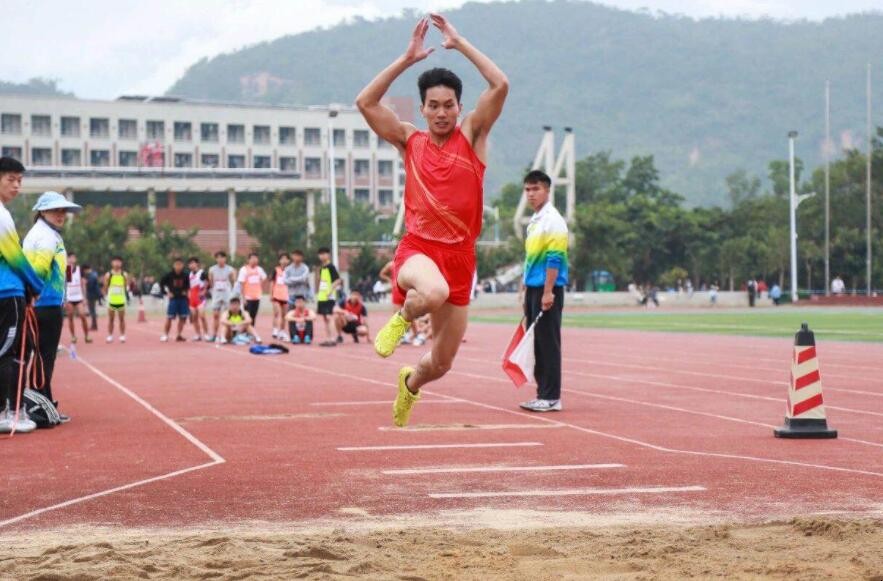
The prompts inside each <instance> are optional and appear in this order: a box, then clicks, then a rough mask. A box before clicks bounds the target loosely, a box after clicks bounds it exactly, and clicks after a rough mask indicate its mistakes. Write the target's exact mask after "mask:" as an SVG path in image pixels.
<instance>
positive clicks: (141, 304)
mask: <svg viewBox="0 0 883 581" xmlns="http://www.w3.org/2000/svg"><path fill="white" fill-rule="evenodd" d="M138 322H139V323H146V322H147V313H145V312H144V299H138Z"/></svg>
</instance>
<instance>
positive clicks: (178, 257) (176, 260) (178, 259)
mask: <svg viewBox="0 0 883 581" xmlns="http://www.w3.org/2000/svg"><path fill="white" fill-rule="evenodd" d="M172 262H180V263H182V264H183V263H184V259H183V258H181V257H180V256H176V257H175V258H174V259H173V260H172Z"/></svg>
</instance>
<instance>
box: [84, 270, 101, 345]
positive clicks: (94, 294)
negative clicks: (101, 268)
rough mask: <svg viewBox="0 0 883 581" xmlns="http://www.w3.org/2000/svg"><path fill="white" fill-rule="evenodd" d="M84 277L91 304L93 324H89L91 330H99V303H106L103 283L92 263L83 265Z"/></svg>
mask: <svg viewBox="0 0 883 581" xmlns="http://www.w3.org/2000/svg"><path fill="white" fill-rule="evenodd" d="M83 277H84V278H85V279H86V302H87V303H88V304H89V318H90V319H91V321H92V324H91V325H90V326H89V330H90V331H97V330H98V308H97V305H99V304H102V303H104V297H103V295H102V294H101V283H100V282H99V280H98V273H97V272H95V269H94V268H92V266H91V265H88V264H84V265H83Z"/></svg>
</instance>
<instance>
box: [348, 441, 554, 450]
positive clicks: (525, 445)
mask: <svg viewBox="0 0 883 581" xmlns="http://www.w3.org/2000/svg"><path fill="white" fill-rule="evenodd" d="M542 445H543V444H542V443H540V442H494V443H488V444H410V445H403V446H344V447H342V448H338V450H339V451H341V452H375V451H380V450H440V449H447V448H530V447H534V446H542Z"/></svg>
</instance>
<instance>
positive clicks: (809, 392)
mask: <svg viewBox="0 0 883 581" xmlns="http://www.w3.org/2000/svg"><path fill="white" fill-rule="evenodd" d="M775 435H776V437H777V438H836V437H837V430H831V429H828V421H827V419H826V417H825V405H824V402H823V400H822V377H821V375H820V374H819V360H818V359H817V357H816V339H815V336H814V335H813V332H812V331H810V330H809V326H808V325H807V324H806V323H804V324H803V325H801V326H800V331H798V332H797V334H796V335H795V336H794V357H793V358H792V359H791V382H790V383H789V385H788V408H787V409H786V410H785V425H784V426H782V427H781V428H776V429H775Z"/></svg>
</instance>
